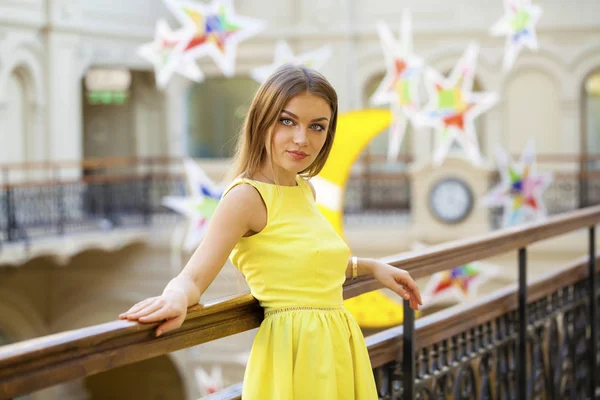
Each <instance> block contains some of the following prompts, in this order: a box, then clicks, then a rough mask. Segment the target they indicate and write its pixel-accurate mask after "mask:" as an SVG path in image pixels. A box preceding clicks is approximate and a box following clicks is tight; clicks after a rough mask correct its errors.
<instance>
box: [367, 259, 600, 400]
mask: <svg viewBox="0 0 600 400" xmlns="http://www.w3.org/2000/svg"><path fill="white" fill-rule="evenodd" d="M588 264H589V260H588V258H585V259H582V260H579V261H577V262H575V263H573V264H572V265H569V266H567V267H565V268H563V269H561V270H559V271H556V272H554V273H552V274H549V275H547V276H545V277H543V278H542V279H538V280H536V281H535V282H533V283H532V284H530V285H529V288H528V290H529V296H528V305H527V313H528V315H529V318H528V321H527V324H526V330H527V333H526V335H527V349H526V353H525V355H524V357H525V358H524V360H525V365H524V368H523V369H524V372H525V375H524V376H525V387H520V383H519V380H518V379H517V378H518V377H519V376H520V375H519V373H521V372H523V371H519V369H520V368H518V366H519V365H520V364H519V363H520V362H521V360H522V357H523V354H520V353H519V351H520V350H519V343H520V342H519V326H520V322H521V319H520V318H519V311H518V302H517V294H518V288H517V287H511V288H507V289H505V290H502V291H500V292H498V293H496V294H494V295H491V296H488V297H486V298H484V299H482V300H480V301H478V302H477V303H476V304H473V305H470V306H467V307H461V306H457V307H453V308H451V309H447V310H445V311H443V312H442V313H441V315H435V316H431V317H424V318H423V319H421V320H418V321H417V323H416V328H415V335H416V337H417V340H416V344H415V353H416V358H415V364H416V365H415V375H416V376H415V381H414V386H413V388H414V394H413V395H414V396H415V397H414V398H418V399H444V398H452V399H513V398H527V399H540V398H544V399H569V398H575V399H586V398H592V397H590V395H589V393H590V391H591V385H592V384H594V386H595V387H596V388H597V389H600V386H598V385H599V384H600V382H598V379H597V378H596V380H595V383H594V381H593V376H594V375H593V373H592V371H591V370H590V368H589V362H590V358H591V357H590V356H591V355H592V354H594V353H593V351H594V350H593V346H592V342H591V341H590V340H589V337H591V336H590V335H589V334H588V330H590V328H591V326H592V325H591V319H590V312H589V310H590V303H589V300H590V298H591V296H590V292H589V288H590V287H589V286H590V284H589V282H588V279H587V274H588V269H589V265H588ZM597 271H598V269H597ZM599 303H600V292H598V291H596V305H597V306H598V305H600V304H599ZM402 337H403V328H402V327H399V328H394V329H390V330H388V331H386V332H382V333H380V334H376V335H374V336H372V337H370V338H368V340H367V344H368V345H369V347H370V348H373V349H377V353H376V354H377V355H376V357H375V358H374V360H373V365H374V366H377V367H375V376H376V379H377V382H378V387H379V390H380V392H379V395H380V398H382V399H397V398H406V397H403V390H404V385H403V381H404V379H405V372H404V371H405V370H404V369H403V365H402V360H403V357H402V348H401V347H400V345H399V344H400V343H399V341H398V339H399V338H402ZM595 343H596V344H595V346H596V356H595V357H593V358H594V359H595V361H596V371H599V370H600V369H598V368H600V352H598V349H600V335H598V331H596V341H595ZM521 350H522V349H521ZM373 353H374V351H372V354H373ZM396 354H399V358H398V359H395V357H396ZM390 358H391V360H390ZM521 384H522V382H521ZM519 395H520V396H523V395H525V396H526V397H520V396H519ZM598 395H600V394H598Z"/></svg>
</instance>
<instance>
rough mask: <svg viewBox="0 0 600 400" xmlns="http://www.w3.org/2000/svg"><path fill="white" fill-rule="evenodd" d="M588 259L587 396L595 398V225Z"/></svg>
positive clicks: (596, 321) (596, 319)
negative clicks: (588, 386) (588, 381)
mask: <svg viewBox="0 0 600 400" xmlns="http://www.w3.org/2000/svg"><path fill="white" fill-rule="evenodd" d="M589 237H590V259H589V274H590V278H589V285H590V286H589V290H590V352H589V363H590V393H589V398H590V399H595V398H596V383H597V381H598V373H599V371H597V368H596V355H597V350H598V349H597V346H596V339H597V338H598V310H597V309H596V308H597V307H596V227H595V226H591V227H590V235H589Z"/></svg>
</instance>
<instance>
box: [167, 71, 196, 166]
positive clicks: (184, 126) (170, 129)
mask: <svg viewBox="0 0 600 400" xmlns="http://www.w3.org/2000/svg"><path fill="white" fill-rule="evenodd" d="M193 84H194V82H192V81H190V80H189V79H186V78H183V77H180V76H178V75H175V76H173V78H172V80H171V83H169V85H168V87H167V89H166V93H165V105H166V109H167V115H166V119H167V140H168V146H169V150H168V155H169V156H171V157H182V156H186V155H187V154H188V133H189V129H188V116H187V113H188V107H189V105H188V103H187V99H188V96H187V92H188V90H189V89H190V87H191V86H192V85H193Z"/></svg>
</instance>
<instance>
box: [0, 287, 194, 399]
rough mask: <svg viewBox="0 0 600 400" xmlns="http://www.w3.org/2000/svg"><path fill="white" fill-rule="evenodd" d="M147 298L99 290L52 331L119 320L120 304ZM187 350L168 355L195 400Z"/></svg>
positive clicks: (67, 313)
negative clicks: (92, 311) (92, 315)
mask: <svg viewBox="0 0 600 400" xmlns="http://www.w3.org/2000/svg"><path fill="white" fill-rule="evenodd" d="M145 297H148V294H144V293H140V292H131V291H130V290H127V291H124V290H119V289H118V288H110V289H108V290H107V289H106V288H101V289H99V290H98V291H94V292H86V293H85V300H83V301H78V300H75V301H71V302H70V304H76V306H75V307H73V308H71V309H69V310H65V311H64V312H63V313H61V315H60V317H59V318H57V319H56V320H55V321H54V322H53V323H52V326H51V332H64V331H67V330H72V329H73V328H79V327H83V326H90V325H92V324H98V322H97V321H94V320H93V319H94V318H95V319H101V320H102V319H104V320H106V321H110V320H116V319H117V315H118V312H119V311H123V309H119V310H115V308H114V307H115V306H118V305H119V304H124V305H126V306H129V305H133V304H135V303H136V302H138V301H140V299H143V298H145ZM90 310H94V313H93V314H94V317H93V318H90ZM99 311H100V314H99V313H98V312H99ZM0 315H1V314H0ZM103 315H104V317H103ZM187 350H188V349H185V350H182V351H178V352H173V353H169V354H166V355H165V356H166V357H168V358H169V360H170V361H171V362H172V364H173V366H174V367H175V370H176V371H177V373H178V375H179V377H180V379H181V385H182V390H183V392H184V393H185V394H186V397H185V398H188V399H195V398H198V397H199V396H200V395H199V391H198V388H197V385H195V378H194V370H193V368H191V364H190V363H189V361H188V360H189V359H190V357H187V356H186V354H185V353H184V352H185V351H187Z"/></svg>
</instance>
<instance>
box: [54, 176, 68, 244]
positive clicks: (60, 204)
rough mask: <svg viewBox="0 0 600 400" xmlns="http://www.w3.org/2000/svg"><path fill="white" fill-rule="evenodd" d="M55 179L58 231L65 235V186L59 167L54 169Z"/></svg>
mask: <svg viewBox="0 0 600 400" xmlns="http://www.w3.org/2000/svg"><path fill="white" fill-rule="evenodd" d="M54 181H55V183H56V186H55V187H56V192H55V193H56V199H55V201H56V210H57V212H58V217H57V221H56V233H58V234H59V235H64V233H65V201H64V197H65V191H64V188H63V186H62V185H61V184H60V170H59V169H58V167H57V168H55V169H54Z"/></svg>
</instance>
